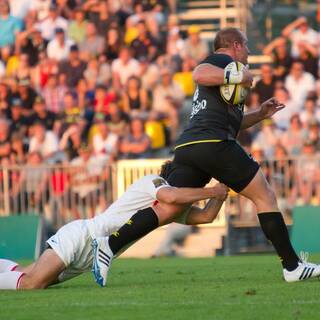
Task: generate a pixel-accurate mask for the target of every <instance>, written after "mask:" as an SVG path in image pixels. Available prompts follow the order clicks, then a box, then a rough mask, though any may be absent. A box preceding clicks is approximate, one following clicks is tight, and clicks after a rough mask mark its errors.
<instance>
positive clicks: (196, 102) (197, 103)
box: [190, 86, 207, 119]
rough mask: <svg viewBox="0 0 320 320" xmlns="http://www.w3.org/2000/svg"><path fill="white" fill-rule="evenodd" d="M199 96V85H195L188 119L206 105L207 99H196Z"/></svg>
mask: <svg viewBox="0 0 320 320" xmlns="http://www.w3.org/2000/svg"><path fill="white" fill-rule="evenodd" d="M198 98H199V87H198V86H197V88H196V91H195V92H194V95H193V101H192V111H191V115H190V119H192V118H193V116H195V115H196V114H197V113H198V112H199V111H200V110H204V109H206V107H207V100H206V99H202V100H201V101H200V100H198Z"/></svg>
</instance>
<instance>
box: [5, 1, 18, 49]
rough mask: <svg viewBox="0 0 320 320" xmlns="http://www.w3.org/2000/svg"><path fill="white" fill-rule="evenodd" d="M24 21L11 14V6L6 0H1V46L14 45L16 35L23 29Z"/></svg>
mask: <svg viewBox="0 0 320 320" xmlns="http://www.w3.org/2000/svg"><path fill="white" fill-rule="evenodd" d="M22 25H23V24H22V21H21V20H20V19H19V18H16V17H13V16H11V15H10V6H9V3H8V2H7V1H6V0H2V1H0V48H3V47H5V46H13V45H14V42H15V38H16V35H17V33H18V32H19V31H21V30H22Z"/></svg>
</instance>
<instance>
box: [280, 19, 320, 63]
mask: <svg viewBox="0 0 320 320" xmlns="http://www.w3.org/2000/svg"><path fill="white" fill-rule="evenodd" d="M282 35H283V36H284V37H286V38H289V39H290V40H291V43H292V46H291V55H292V57H294V58H297V57H298V55H299V49H298V43H299V42H301V41H303V42H307V43H309V44H310V45H312V46H314V47H316V46H317V44H318V33H317V32H316V31H315V30H313V29H312V28H310V27H309V26H308V20H307V18H306V17H299V18H298V19H296V20H295V21H293V22H291V23H290V24H288V25H287V26H286V27H285V28H284V29H283V30H282Z"/></svg>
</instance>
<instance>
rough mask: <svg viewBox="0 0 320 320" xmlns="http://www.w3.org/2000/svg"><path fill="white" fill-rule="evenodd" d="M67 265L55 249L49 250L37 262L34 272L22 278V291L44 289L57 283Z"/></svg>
mask: <svg viewBox="0 0 320 320" xmlns="http://www.w3.org/2000/svg"><path fill="white" fill-rule="evenodd" d="M64 269H65V264H64V262H63V261H62V260H61V258H60V257H59V256H58V255H57V254H56V253H55V252H54V250H53V249H47V250H45V251H44V253H43V254H42V255H41V256H40V258H39V259H38V260H37V261H36V263H35V265H34V267H33V268H32V270H31V271H30V272H29V273H27V274H26V275H25V276H24V277H22V279H21V282H20V287H19V288H20V289H43V288H46V287H48V286H49V285H51V284H53V283H56V282H57V280H58V276H59V274H60V273H61V272H62V271H63V270H64Z"/></svg>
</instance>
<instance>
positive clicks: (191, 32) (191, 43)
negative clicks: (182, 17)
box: [182, 25, 209, 67]
mask: <svg viewBox="0 0 320 320" xmlns="http://www.w3.org/2000/svg"><path fill="white" fill-rule="evenodd" d="M208 54H209V50H208V45H207V43H206V42H204V41H202V40H201V38H200V29H199V27H197V26H195V25H192V26H190V27H189V28H188V38H187V39H186V41H185V45H184V50H183V53H182V58H185V57H189V58H191V59H192V60H193V66H194V67H195V66H196V65H197V64H198V63H199V62H200V61H201V60H203V59H204V58H206V57H207V55H208Z"/></svg>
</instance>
